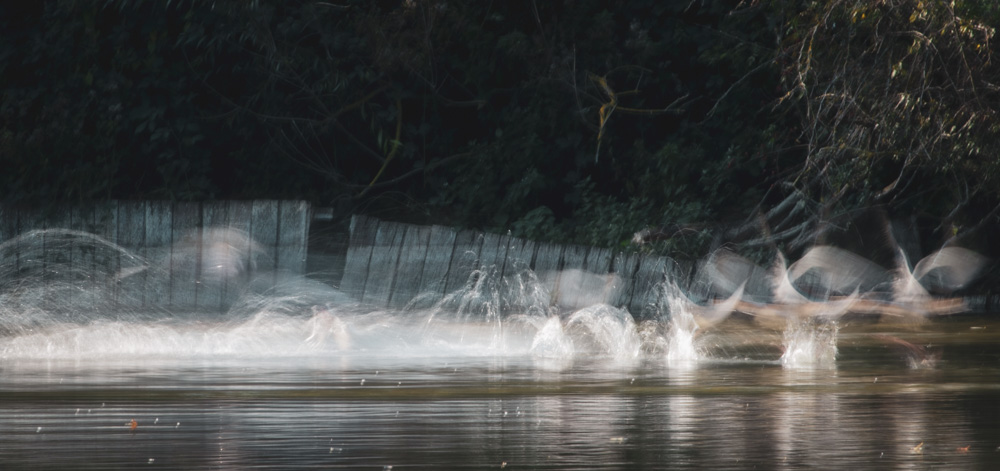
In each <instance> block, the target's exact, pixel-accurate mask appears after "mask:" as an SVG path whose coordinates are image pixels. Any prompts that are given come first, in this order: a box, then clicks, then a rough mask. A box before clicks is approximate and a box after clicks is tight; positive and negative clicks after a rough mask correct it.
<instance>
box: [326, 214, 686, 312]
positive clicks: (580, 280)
mask: <svg viewBox="0 0 1000 471" xmlns="http://www.w3.org/2000/svg"><path fill="white" fill-rule="evenodd" d="M481 268H489V269H491V270H494V271H495V273H496V274H498V275H499V276H501V277H503V276H504V275H510V274H513V273H514V272H516V271H517V270H523V269H525V268H528V269H531V270H532V271H534V273H536V274H537V276H538V277H539V278H540V279H541V280H542V281H543V282H545V283H546V284H547V285H549V288H550V291H551V293H552V297H553V299H552V300H551V302H552V303H553V304H559V303H561V302H562V300H560V299H557V298H558V297H559V296H560V294H561V293H565V291H567V290H572V291H574V292H577V293H581V292H588V291H590V292H592V291H594V280H595V279H596V280H597V285H598V286H597V287H596V288H597V290H600V291H602V293H601V296H598V297H599V298H602V299H601V301H602V302H606V303H608V304H611V305H614V306H619V307H626V308H628V309H629V311H630V312H632V313H633V314H634V315H637V316H643V315H644V311H645V310H646V309H647V308H648V307H649V306H650V305H651V304H653V303H656V302H657V301H658V300H659V297H660V296H661V294H662V290H659V289H657V285H658V284H660V283H661V282H663V281H664V280H665V279H666V277H667V276H674V275H677V274H678V273H681V272H682V271H683V270H685V269H687V270H690V267H686V268H682V267H680V266H679V265H677V264H676V263H675V262H674V261H673V260H671V259H669V258H667V257H662V256H654V255H643V254H636V253H629V254H625V253H617V252H614V251H613V250H611V249H606V248H596V247H584V246H578V245H558V244H548V243H538V242H534V241H530V240H525V239H520V238H517V237H511V236H509V235H500V234H490V233H481V232H475V231H456V230H454V229H451V228H447V227H442V226H418V225H411V224H402V223H396V222H388V221H380V220H378V219H374V218H369V217H365V216H354V217H353V218H352V220H351V225H350V246H349V248H348V251H347V260H346V263H345V268H344V277H343V279H342V281H341V286H340V288H341V290H343V291H344V292H346V293H347V294H349V295H352V296H353V297H355V298H356V299H358V300H360V301H362V302H364V303H368V304H372V305H376V306H385V307H396V308H398V307H402V306H405V305H406V304H407V303H409V302H410V301H411V300H413V299H414V298H415V297H416V296H421V298H422V299H429V300H434V299H441V298H442V297H444V296H445V295H447V294H449V293H452V292H454V291H456V290H458V289H461V288H462V287H463V285H464V284H465V283H466V281H467V280H468V279H469V276H470V274H471V273H473V271H475V270H479V269H481ZM567 274H572V275H573V276H571V277H570V276H567ZM567 285H569V286H567ZM591 299H593V298H591ZM568 301H569V302H570V303H572V301H573V300H568Z"/></svg>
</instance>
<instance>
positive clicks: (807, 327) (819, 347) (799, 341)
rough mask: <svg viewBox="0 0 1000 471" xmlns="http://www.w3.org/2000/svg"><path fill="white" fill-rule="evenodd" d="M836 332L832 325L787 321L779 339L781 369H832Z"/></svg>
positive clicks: (835, 357) (834, 323) (808, 321)
mask: <svg viewBox="0 0 1000 471" xmlns="http://www.w3.org/2000/svg"><path fill="white" fill-rule="evenodd" d="M838 330H839V327H838V325H837V323H836V322H825V321H817V320H814V319H797V318H796V319H790V320H789V322H788V325H787V327H786V328H785V332H784V335H783V345H784V350H785V351H784V353H783V354H782V355H781V359H780V362H781V365H782V366H783V367H785V368H790V369H826V368H835V367H836V360H837V332H838Z"/></svg>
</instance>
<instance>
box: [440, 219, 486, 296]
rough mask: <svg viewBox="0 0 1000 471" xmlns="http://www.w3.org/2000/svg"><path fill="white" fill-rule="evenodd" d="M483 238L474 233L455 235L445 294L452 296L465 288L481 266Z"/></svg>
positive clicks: (463, 232) (467, 232)
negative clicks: (480, 257)
mask: <svg viewBox="0 0 1000 471" xmlns="http://www.w3.org/2000/svg"><path fill="white" fill-rule="evenodd" d="M482 240H483V239H482V237H479V234H477V233H476V232H474V231H459V232H458V234H456V235H455V248H454V249H453V250H452V254H451V260H450V262H449V265H448V266H449V268H448V281H447V282H446V283H445V294H446V295H447V294H450V293H452V292H454V291H456V290H459V289H461V288H462V287H463V286H465V283H466V282H467V281H469V275H471V274H472V272H473V270H477V269H478V268H479V266H478V265H477V263H478V262H479V249H480V247H481V245H482Z"/></svg>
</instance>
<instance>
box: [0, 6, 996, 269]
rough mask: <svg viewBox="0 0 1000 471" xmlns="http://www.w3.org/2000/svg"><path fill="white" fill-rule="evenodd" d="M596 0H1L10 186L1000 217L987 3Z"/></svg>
mask: <svg viewBox="0 0 1000 471" xmlns="http://www.w3.org/2000/svg"><path fill="white" fill-rule="evenodd" d="M606 5H607V4H606V2H597V1H591V0H579V1H573V2H569V1H567V2H536V1H533V0H524V1H517V2H451V1H445V0H406V1H401V2H400V1H395V2H391V1H385V2H368V1H361V0H356V1H354V0H351V1H344V2H316V1H269V0H261V1H254V2H244V1H218V2H190V1H187V2H186V1H179V2H178V1H173V2H171V1H165V0H161V1H135V0H133V1H126V0H119V1H109V2H106V3H105V4H96V3H88V2H72V1H58V0H57V1H53V2H42V3H37V4H32V5H30V6H28V7H25V8H26V9H23V10H14V9H13V8H14V7H11V6H4V7H0V27H2V32H0V35H2V36H3V41H2V42H0V74H2V76H3V78H4V83H5V88H4V90H3V95H2V103H0V159H2V166H3V169H4V171H3V172H2V173H0V198H2V199H3V200H5V201H8V202H16V201H27V200H42V201H65V200H86V199H99V198H172V199H206V198H248V197H256V198H262V197H264V198H292V197H297V198H306V199H309V200H312V201H313V202H314V203H316V204H318V205H330V206H334V207H335V208H337V209H338V210H339V211H341V213H342V214H348V213H350V212H369V213H374V214H377V215H381V216H384V217H392V218H396V219H406V220H410V221H412V222H437V223H446V224H453V225H459V226H471V227H477V228H481V229H494V230H512V231H514V232H516V233H517V234H518V235H524V236H529V237H535V238H546V239H558V240H562V241H575V242H580V243H588V244H596V245H608V246H621V245H627V244H628V243H629V241H630V240H631V238H632V234H633V233H635V232H636V231H638V230H640V229H642V228H644V227H647V226H652V227H658V226H670V225H677V224H681V225H684V226H685V227H697V228H705V227H710V226H713V225H721V224H728V223H733V224H740V223H744V222H745V221H747V220H760V219H763V220H765V221H766V220H769V218H771V219H773V218H778V219H780V220H776V221H772V222H771V224H773V225H775V226H776V227H777V226H781V225H782V224H788V225H792V226H794V224H793V223H792V222H786V221H784V219H782V218H783V217H784V216H782V214H784V213H782V212H781V211H776V210H775V208H779V207H780V206H781V204H782V203H783V202H784V203H785V204H786V205H787V204H789V198H795V199H797V200H800V201H797V203H796V204H798V205H800V206H803V207H808V208H813V210H812V211H811V212H809V213H808V214H805V215H803V213H799V214H798V215H797V216H796V217H798V218H800V219H802V218H806V219H808V218H814V219H815V218H822V217H826V216H827V215H830V214H837V213H845V212H849V211H851V210H853V209H854V208H858V207H862V206H866V205H870V204H883V205H885V206H886V207H888V208H890V209H891V210H896V209H899V210H907V211H916V212H920V213H921V214H925V215H926V216H927V217H928V218H933V219H936V220H939V221H945V224H944V225H942V227H945V226H947V227H949V228H952V230H956V231H958V230H962V228H966V227H969V226H970V225H971V224H974V222H973V221H982V220H988V219H990V218H995V216H996V214H995V213H996V209H994V208H995V207H996V203H997V201H998V199H997V195H998V193H997V190H996V188H998V187H997V185H996V178H997V171H998V163H997V162H998V161H997V158H996V148H995V146H996V144H995V143H996V142H998V141H997V139H996V138H997V137H998V136H997V133H998V125H997V124H996V123H997V120H996V117H995V112H996V110H997V102H996V85H995V84H993V83H992V82H991V81H990V79H989V78H990V77H991V76H996V74H995V73H994V70H993V69H994V68H995V65H994V63H993V61H992V60H991V59H992V43H991V41H990V39H991V38H992V36H993V33H994V31H993V29H991V28H990V27H988V26H987V25H990V24H996V21H993V20H995V19H996V17H997V16H998V15H1000V13H998V11H997V9H996V8H995V7H989V6H986V4H982V3H977V2H954V6H951V5H952V4H951V3H949V2H918V1H915V0H914V1H908V0H896V1H891V2H877V3H872V2H854V1H835V2H805V3H803V2H797V1H794V0H770V1H763V0H762V1H755V2H745V1H743V2H739V1H723V0H717V1H713V0H705V1H696V2H691V1H690V0H678V1H666V2H664V1H658V0H649V1H631V2H619V3H616V4H615V5H613V6H612V7H608V6H606ZM755 214H762V215H763V217H762V218H757V219H754V215H755ZM785 219H787V218H785ZM706 222H708V223H712V224H710V225H709V226H706V225H705V224H704V223H706ZM695 232H699V234H698V235H696V236H695V237H693V238H690V239H685V240H683V241H680V240H674V241H669V240H668V241H666V242H664V243H663V244H661V245H662V248H664V249H669V250H681V251H684V250H694V248H693V247H696V246H698V245H699V244H702V245H703V244H705V243H707V241H709V240H710V239H711V238H710V237H706V234H704V233H701V232H705V230H702V229H698V230H695ZM785 233H787V234H792V235H791V236H789V237H788V240H787V241H786V242H793V241H794V240H796V239H802V238H804V237H805V238H807V237H809V236H810V234H809V233H808V232H803V231H799V232H794V231H791V232H789V231H785ZM692 240H693V241H694V242H692ZM691 244H694V245H691Z"/></svg>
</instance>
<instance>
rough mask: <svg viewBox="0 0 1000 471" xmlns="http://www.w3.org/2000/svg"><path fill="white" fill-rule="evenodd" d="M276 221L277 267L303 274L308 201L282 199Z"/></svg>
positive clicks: (307, 228)
mask: <svg viewBox="0 0 1000 471" xmlns="http://www.w3.org/2000/svg"><path fill="white" fill-rule="evenodd" d="M279 209H280V214H281V220H280V221H279V223H278V244H277V245H278V251H277V268H278V270H281V271H286V272H289V273H292V274H295V275H302V274H305V271H306V250H307V244H308V241H309V203H307V202H305V201H282V202H280V203H279Z"/></svg>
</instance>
